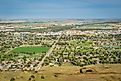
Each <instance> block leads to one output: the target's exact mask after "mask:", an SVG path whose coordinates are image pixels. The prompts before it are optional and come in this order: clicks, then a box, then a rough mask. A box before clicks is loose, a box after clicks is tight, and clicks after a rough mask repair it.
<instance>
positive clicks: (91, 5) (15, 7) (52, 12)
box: [0, 0, 121, 19]
mask: <svg viewBox="0 0 121 81" xmlns="http://www.w3.org/2000/svg"><path fill="white" fill-rule="evenodd" d="M0 18H7V19H9V18H13V19H14V18H20V19H22V18H78V19H79V18H121V0H0Z"/></svg>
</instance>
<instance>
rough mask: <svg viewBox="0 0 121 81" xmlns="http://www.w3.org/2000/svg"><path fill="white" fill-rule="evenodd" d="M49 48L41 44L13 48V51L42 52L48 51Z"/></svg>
mask: <svg viewBox="0 0 121 81" xmlns="http://www.w3.org/2000/svg"><path fill="white" fill-rule="evenodd" d="M48 50H49V47H41V46H27V47H18V48H15V49H14V50H12V52H17V53H21V52H24V53H42V52H47V51H48Z"/></svg>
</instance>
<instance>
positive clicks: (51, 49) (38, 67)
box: [35, 34, 63, 71]
mask: <svg viewBox="0 0 121 81" xmlns="http://www.w3.org/2000/svg"><path fill="white" fill-rule="evenodd" d="M62 35H63V34H61V35H60V36H59V37H58V39H57V40H56V41H55V43H54V44H53V45H52V47H51V48H50V49H49V51H48V52H47V53H46V55H45V56H44V57H43V58H42V60H41V61H40V63H39V64H38V66H37V67H36V69H35V71H38V70H40V69H41V68H42V64H43V63H44V60H45V59H46V57H48V56H49V55H50V54H51V53H52V51H53V49H54V48H55V46H56V44H57V43H58V41H59V40H60V38H61V37H62Z"/></svg>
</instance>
